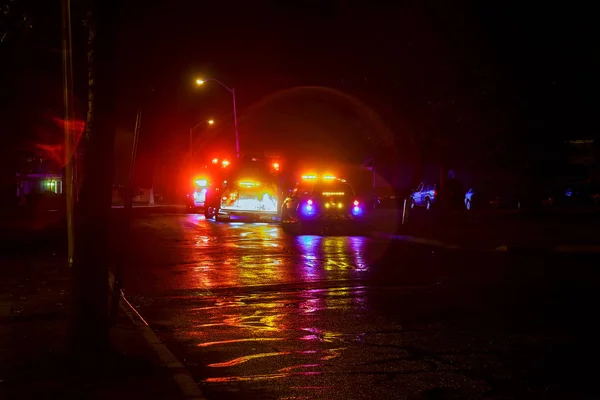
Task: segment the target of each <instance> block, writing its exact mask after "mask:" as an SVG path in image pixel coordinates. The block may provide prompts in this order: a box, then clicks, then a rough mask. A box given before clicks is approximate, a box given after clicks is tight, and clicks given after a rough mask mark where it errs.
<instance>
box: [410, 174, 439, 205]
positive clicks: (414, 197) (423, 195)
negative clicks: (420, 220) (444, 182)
mask: <svg viewBox="0 0 600 400" xmlns="http://www.w3.org/2000/svg"><path fill="white" fill-rule="evenodd" d="M437 197H438V191H437V183H433V182H427V181H423V182H421V183H420V184H419V186H417V188H416V189H415V190H414V191H413V192H412V193H411V194H410V208H415V207H425V209H426V210H430V209H431V207H433V205H434V204H435V202H436V200H437Z"/></svg>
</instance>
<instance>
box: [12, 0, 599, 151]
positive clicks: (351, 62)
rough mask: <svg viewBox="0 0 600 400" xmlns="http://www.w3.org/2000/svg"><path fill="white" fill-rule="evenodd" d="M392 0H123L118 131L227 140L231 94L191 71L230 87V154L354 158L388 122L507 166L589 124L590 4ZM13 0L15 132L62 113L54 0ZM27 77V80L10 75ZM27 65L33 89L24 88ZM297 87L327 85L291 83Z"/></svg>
mask: <svg viewBox="0 0 600 400" xmlns="http://www.w3.org/2000/svg"><path fill="white" fill-rule="evenodd" d="M42 3H44V4H43V5H41V4H42ZM396 3H397V2H387V4H386V3H385V2H380V3H379V4H377V3H374V2H366V1H343V0H339V1H303V2H295V3H293V2H274V1H254V2H226V3H225V2H210V3H209V2H201V1H183V0H173V1H169V2H161V3H157V2H142V1H131V0H130V1H124V2H123V9H122V10H121V11H122V13H121V19H120V20H121V23H120V26H119V27H117V29H118V32H119V42H118V50H117V51H118V54H119V59H118V67H119V77H118V82H117V85H118V89H119V125H120V135H126V132H130V131H131V130H132V129H133V123H134V121H135V110H136V109H137V107H138V106H140V105H142V106H143V107H144V110H145V119H144V126H143V130H142V139H141V153H142V154H141V156H142V158H144V157H145V158H146V159H148V160H151V159H153V157H158V158H160V157H162V156H159V155H158V154H161V152H162V153H164V152H165V151H166V150H165V149H170V150H172V152H176V151H178V150H179V151H184V149H185V148H186V146H187V143H188V142H187V141H188V135H187V133H188V129H189V127H190V126H192V125H195V124H196V123H197V122H200V121H202V120H204V119H206V118H208V117H213V118H215V119H216V120H217V121H218V124H216V125H215V127H214V128H211V130H210V131H209V130H203V129H199V130H198V131H197V134H198V135H199V137H200V139H199V140H201V143H202V144H203V145H206V146H209V147H211V148H224V147H227V146H230V150H232V149H233V126H232V107H231V95H230V94H229V93H228V92H227V91H225V90H224V89H222V88H221V87H219V86H218V85H216V84H209V85H206V86H205V87H202V88H197V87H195V85H194V80H195V78H196V77H214V78H217V79H219V80H221V81H222V82H223V83H225V84H226V85H228V86H230V87H235V89H236V92H237V95H238V99H237V100H238V114H239V119H240V133H241V137H242V150H244V149H248V150H249V149H253V147H254V148H257V149H261V148H265V147H268V146H270V147H274V148H276V147H284V148H287V151H289V150H291V149H297V150H298V149H299V150H300V151H306V150H305V149H306V148H324V149H326V150H327V149H328V151H330V152H333V153H334V154H337V155H339V156H340V157H341V158H344V159H346V160H350V161H352V162H358V161H362V159H364V157H365V156H366V155H368V153H369V152H370V151H371V150H370V149H371V148H372V146H375V145H376V143H375V142H378V140H374V138H379V141H381V140H382V138H383V137H385V136H386V135H387V134H388V133H390V134H391V135H392V136H394V137H395V140H396V142H397V143H401V144H404V143H408V142H409V141H410V140H409V139H408V138H410V139H411V140H413V141H415V142H416V143H417V145H418V146H419V149H420V151H421V153H423V154H422V156H424V157H425V158H428V157H429V158H432V159H434V160H435V159H436V157H438V156H439V155H440V154H441V153H440V152H442V153H444V152H445V153H446V154H447V153H451V154H452V155H453V157H454V158H455V159H456V160H464V159H467V158H472V159H479V158H487V159H488V160H494V162H496V161H497V162H500V160H504V162H507V161H508V162H510V160H511V157H514V154H531V151H532V149H533V150H537V149H540V148H543V147H544V146H545V145H546V143H550V142H552V141H553V140H555V141H560V140H562V139H563V138H564V137H580V136H581V137H589V136H590V135H594V134H596V132H597V131H598V126H597V122H596V118H595V114H596V112H595V110H596V109H597V106H598V101H597V100H596V99H597V93H598V89H599V85H598V76H597V71H598V67H599V49H598V44H597V42H598V41H597V38H598V37H599V36H598V32H597V28H596V27H595V26H594V24H592V20H591V18H592V15H593V13H591V12H590V10H586V9H583V8H577V7H575V6H568V7H567V6H566V5H562V6H561V7H558V6H552V5H550V4H548V3H541V2H539V3H538V4H535V3H532V2H529V3H527V4H524V2H516V3H514V4H511V3H508V2H485V4H482V3H484V2H467V1H458V2H457V1H448V2H410V3H403V4H396ZM480 3H481V4H480ZM24 4H25V5H26V6H27V7H29V8H30V15H31V17H32V19H33V29H31V30H30V31H29V32H27V33H18V34H15V35H13V36H12V37H9V39H8V40H7V42H6V43H3V44H2V46H3V47H4V49H2V50H1V51H2V52H3V55H2V58H3V59H2V64H3V67H2V68H3V74H2V79H3V83H6V84H7V85H8V87H10V88H12V90H11V91H10V95H11V96H14V99H15V100H14V101H12V103H13V104H19V106H18V107H24V104H29V103H30V101H29V100H26V98H27V97H32V96H33V97H35V98H36V99H35V101H34V103H35V107H34V108H35V109H34V110H32V111H30V112H29V114H28V113H27V112H25V113H21V114H23V115H21V114H19V115H21V117H20V118H22V119H21V120H20V121H19V120H18V118H17V119H16V120H14V119H13V120H12V121H13V124H12V125H13V126H16V125H19V126H20V128H19V129H21V130H23V131H27V128H24V127H26V126H28V125H27V124H28V122H27V121H26V118H25V116H26V115H30V114H31V113H34V114H36V115H40V116H41V117H40V118H41V119H42V120H43V119H44V118H47V116H48V115H49V114H52V112H59V111H58V110H60V101H61V93H60V92H59V90H57V88H58V89H59V88H60V80H59V79H60V57H59V54H56V53H54V52H53V51H52V48H54V49H59V48H60V25H59V21H60V20H59V17H60V2H59V1H47V2H40V1H30V2H24ZM76 12H77V10H76ZM55 20H56V21H55ZM57 27H58V28H57ZM56 29H58V31H56ZM74 34H75V35H76V36H79V40H80V41H81V43H83V40H85V30H84V29H83V28H82V27H80V26H77V27H75V28H74ZM81 43H79V45H81ZM40 44H42V45H40ZM76 45H77V43H76ZM44 47H45V49H44ZM79 48H80V52H79V58H78V60H79V63H76V69H77V68H79V71H80V72H79V74H80V75H79V76H80V81H81V82H83V80H81V79H82V78H83V79H84V78H85V76H84V74H85V72H84V70H83V68H85V65H84V64H83V63H82V61H84V59H83V53H82V52H81V48H82V47H81V46H80V47H79ZM23 49H26V50H23ZM49 49H50V50H49ZM33 59H34V60H36V62H32V60H33ZM41 59H43V60H45V62H40V60H41ZM7 60H10V61H8V65H7V62H6V61H7ZM13 60H14V63H13ZM11 63H12V64H11ZM23 65H26V68H23ZM17 66H18V67H17ZM76 73H77V71H76ZM15 76H16V80H15ZM31 77H35V78H33V79H34V83H33V84H30V85H29V86H26V87H25V86H17V83H15V82H21V83H22V82H31V81H32V78H31ZM40 77H42V78H43V79H44V80H45V83H44V85H43V87H44V90H42V91H34V90H33V87H35V79H42V78H40ZM57 79H58V80H57ZM11 82H12V83H11ZM53 82H54V83H53ZM11 85H12V86H11ZM19 85H20V84H19ZM305 86H310V87H322V88H323V87H326V88H330V89H333V90H334V91H338V92H334V91H330V90H329V91H328V90H323V89H318V88H312V89H311V88H305V89H293V88H297V87H305ZM18 88H23V90H26V91H27V93H24V92H23V90H18ZM150 90H152V92H150ZM81 93H82V95H84V92H81ZM345 97H347V98H346V99H344V98H345ZM7 98H8V97H5V99H4V100H5V101H4V102H3V105H4V104H5V103H6V102H8V101H6V99H7ZM15 107H17V106H15ZM29 108H31V107H29ZM59 113H60V112H59ZM15 118H16V117H15ZM40 118H37V119H36V121H37V122H36V123H37V125H38V126H39V125H40ZM29 120H31V118H29ZM19 122H20V123H19ZM382 123H383V124H384V125H385V127H384V128H382ZM39 130H40V129H39V128H36V131H39ZM386 130H387V131H386ZM384 131H385V132H384ZM213 137H214V138H219V140H213V139H212V138H213ZM121 142H123V143H124V142H126V141H124V140H121ZM307 146H308V147H307ZM311 146H312V147H311ZM402 146H404V145H402ZM435 149H438V150H435ZM439 149H445V150H439ZM424 150H425V151H424ZM325 152H326V151H325ZM473 154H476V155H477V156H474V155H473Z"/></svg>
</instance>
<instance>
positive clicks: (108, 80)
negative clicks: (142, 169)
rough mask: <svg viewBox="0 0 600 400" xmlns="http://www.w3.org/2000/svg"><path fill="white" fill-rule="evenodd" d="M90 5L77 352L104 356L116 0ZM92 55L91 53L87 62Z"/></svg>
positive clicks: (78, 222)
mask: <svg viewBox="0 0 600 400" xmlns="http://www.w3.org/2000/svg"><path fill="white" fill-rule="evenodd" d="M92 4H93V5H92V9H91V10H92V11H91V14H90V15H89V16H90V17H92V16H93V18H94V19H95V22H96V24H95V28H96V31H95V33H94V34H90V37H91V42H90V43H89V44H91V45H92V46H93V47H94V53H92V58H91V60H92V61H93V62H94V67H95V75H96V76H95V82H93V78H94V76H93V75H92V77H91V78H92V87H91V90H92V94H91V95H90V97H89V98H88V101H89V106H91V107H90V110H88V120H90V119H93V121H94V125H92V126H91V127H88V129H87V130H86V135H85V137H84V138H83V139H82V141H81V143H80V146H82V148H81V150H82V152H83V159H82V169H81V171H80V177H79V181H80V183H81V186H80V188H79V201H78V204H77V218H76V228H77V231H76V233H77V240H76V242H75V259H74V263H73V277H74V280H73V285H74V287H73V294H74V301H75V314H74V316H75V324H74V331H73V333H74V341H73V344H74V345H75V346H76V348H77V349H78V350H79V351H82V350H83V352H84V354H85V353H97V354H102V352H103V351H105V350H106V348H107V347H108V344H109V340H108V265H109V262H110V244H109V234H110V232H109V228H110V226H109V218H110V208H111V198H112V174H113V151H114V137H115V130H116V124H115V67H114V60H115V47H116V46H115V43H116V41H115V36H116V32H115V29H116V22H117V20H116V11H117V10H116V1H115V0H102V1H93V2H92ZM90 29H94V24H90ZM92 33H93V32H92ZM89 56H90V53H88V60H90V57H89ZM88 77H89V76H88ZM94 83H96V85H94ZM94 88H96V90H95V93H94ZM92 117H93V118H92Z"/></svg>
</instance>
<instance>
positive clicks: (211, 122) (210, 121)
mask: <svg viewBox="0 0 600 400" xmlns="http://www.w3.org/2000/svg"><path fill="white" fill-rule="evenodd" d="M206 122H208V124H209V125H212V124H214V123H215V120H214V119H209V120H208V121H206Z"/></svg>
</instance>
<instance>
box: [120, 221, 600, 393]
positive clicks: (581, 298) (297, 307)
mask: <svg viewBox="0 0 600 400" xmlns="http://www.w3.org/2000/svg"><path fill="white" fill-rule="evenodd" d="M129 257H130V265H129V266H128V268H127V271H126V283H125V285H126V289H125V293H126V295H127V296H128V297H129V298H130V300H131V301H132V303H133V304H134V305H135V306H136V307H137V308H138V310H139V311H140V313H141V314H142V315H143V316H144V318H146V320H147V321H148V322H149V323H150V325H151V326H152V328H153V329H154V330H155V331H156V332H157V334H158V336H159V337H160V338H161V339H162V340H163V341H164V342H165V344H166V345H167V346H168V347H169V348H170V349H171V350H172V351H173V352H174V353H175V355H176V356H177V357H178V358H179V359H180V360H181V361H182V362H183V363H184V364H185V365H186V366H187V367H188V368H189V370H190V371H191V373H192V374H193V376H194V377H195V378H196V380H197V381H198V383H199V384H200V386H201V388H202V390H203V391H204V393H205V395H206V397H207V398H219V399H242V398H243V399H247V398H261V399H270V398H288V399H292V398H293V399H305V398H319V399H350V398H351V399H371V398H377V397H380V398H400V399H404V398H406V399H470V398H471V399H479V398H489V399H504V398H544V399H545V398H569V399H578V398H597V396H598V391H597V390H596V388H595V387H594V385H593V379H594V378H593V373H594V370H595V369H594V368H593V367H591V366H588V363H591V364H593V363H594V361H593V360H594V355H595V354H597V348H598V346H597V344H596V341H597V339H596V336H595V335H594V334H593V326H594V322H593V317H592V316H593V315H595V313H596V310H597V305H598V301H597V300H596V298H595V296H594V293H596V291H597V288H598V286H599V285H598V279H597V271H596V270H597V268H598V267H597V266H598V265H600V262H598V261H599V260H598V258H597V257H594V256H589V255H588V256H576V255H550V254H520V255H511V254H506V253H484V252H478V253H474V252H469V253H468V252H459V251H442V252H440V251H439V250H431V249H429V248H426V247H420V246H418V245H412V244H405V243H400V242H389V241H385V240H379V239H373V238H369V237H363V236H349V237H347V236H288V235H286V234H284V233H283V232H282V230H281V229H280V227H279V226H278V225H276V224H267V223H243V222H234V223H218V222H214V221H207V220H205V219H204V217H202V216H200V215H196V214H188V215H181V214H179V215H178V214H167V215H165V214H156V215H145V216H143V217H139V218H137V219H136V220H135V221H134V223H133V243H132V251H131V252H130V256H129Z"/></svg>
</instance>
